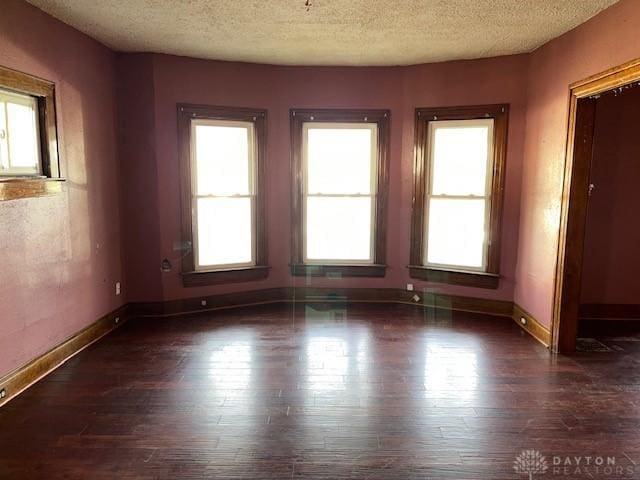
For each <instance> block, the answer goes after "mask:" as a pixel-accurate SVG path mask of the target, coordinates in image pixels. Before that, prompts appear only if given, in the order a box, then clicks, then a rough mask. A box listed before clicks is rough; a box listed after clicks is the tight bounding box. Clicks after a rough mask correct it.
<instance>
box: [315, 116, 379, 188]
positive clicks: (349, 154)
mask: <svg viewBox="0 0 640 480" xmlns="http://www.w3.org/2000/svg"><path fill="white" fill-rule="evenodd" d="M372 135H373V130H372V129H370V128H357V127H355V128H309V129H308V130H307V178H308V180H307V186H308V193H310V194H314V193H324V194H330V193H342V194H353V193H362V194H369V193H371V176H372V173H373V172H372V171H371V164H372V161H371V155H372V152H371V141H372V138H371V136H372Z"/></svg>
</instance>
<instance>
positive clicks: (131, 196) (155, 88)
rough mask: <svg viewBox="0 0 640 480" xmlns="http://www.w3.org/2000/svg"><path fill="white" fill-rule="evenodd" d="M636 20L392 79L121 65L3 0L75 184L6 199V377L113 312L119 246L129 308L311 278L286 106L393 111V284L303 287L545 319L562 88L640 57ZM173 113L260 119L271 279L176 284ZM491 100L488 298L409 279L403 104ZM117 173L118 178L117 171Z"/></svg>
mask: <svg viewBox="0 0 640 480" xmlns="http://www.w3.org/2000/svg"><path fill="white" fill-rule="evenodd" d="M639 23H640V2H637V1H635V0H622V1H621V2H620V3H618V4H616V5H615V6H613V7H611V8H610V9H608V10H606V11H604V12H603V13H601V14H600V15H598V16H597V17H595V18H594V19H592V20H591V21H589V22H587V23H586V24H584V25H582V26H580V27H578V28H576V29H575V30H573V31H571V32H569V33H567V34H565V35H564V36H562V37H560V38H558V39H556V40H553V41H551V42H549V43H548V44H547V45H545V46H544V47H542V48H540V49H538V50H537V51H535V52H534V53H532V54H530V55H520V56H510V57H500V58H493V59H484V60H475V61H461V62H448V63H439V64H431V65H420V66H414V67H395V68H347V67H336V68H311V67H276V66H267V65H252V64H239V63H229V62H214V61H203V60H194V59H188V58H182V57H172V56H166V55H154V54H141V55H127V54H122V55H118V57H117V60H116V56H115V55H114V54H113V53H112V52H110V51H109V50H108V49H106V48H105V47H103V46H101V45H100V44H98V43H97V42H95V41H93V40H91V39H89V38H88V37H86V36H84V35H82V34H81V33H79V32H77V31H76V30H74V29H72V28H70V27H68V26H66V25H64V24H62V23H60V22H58V21H56V20H54V19H52V18H51V17H49V16H47V15H45V14H44V13H42V12H41V11H39V10H37V9H35V8H33V7H31V6H30V5H28V4H26V3H23V2H21V1H19V0H5V1H4V2H3V5H2V15H0V64H2V65H5V66H8V67H12V68H16V69H18V70H23V71H27V72H29V73H32V74H35V75H38V76H41V77H44V78H47V79H50V80H53V81H55V82H56V86H57V105H58V124H59V135H60V153H61V158H62V170H63V174H64V175H65V176H66V177H67V179H68V181H67V191H66V192H65V194H64V195H61V196H58V197H52V198H38V199H28V200H17V201H12V202H4V203H3V204H2V205H0V224H2V225H5V226H7V227H6V228H2V229H0V245H1V247H2V248H1V250H0V262H1V263H0V264H1V265H2V276H1V277H0V298H3V299H10V301H3V302H0V318H1V319H2V321H1V322H0V351H2V352H3V355H2V356H0V375H1V374H3V373H6V372H8V371H9V370H11V369H13V368H15V367H17V366H19V365H21V364H23V363H26V362H27V361H28V360H30V359H31V358H33V357H34V356H36V355H38V354H39V353H42V352H43V351H45V350H47V349H48V348H50V347H51V346H53V345H55V344H57V343H59V342H60V341H62V340H63V339H64V338H66V337H68V336H69V335H71V334H73V333H74V332H76V331H77V330H79V329H81V328H82V327H84V326H85V325H87V324H88V323H90V322H92V321H94V320H95V319H96V318H98V317H100V316H101V315H103V314H105V313H107V312H109V311H111V310H113V309H114V308H117V307H118V306H119V305H121V304H122V298H121V297H116V296H115V295H114V288H113V283H114V282H115V281H116V280H119V279H121V278H122V274H123V271H122V268H121V253H120V252H121V250H122V257H123V259H124V261H125V262H126V269H125V270H126V277H125V278H124V283H123V288H124V297H125V298H126V299H127V300H128V301H153V300H163V299H175V298H185V297H196V296H200V295H208V294H213V293H224V292H231V291H238V290H250V289H258V288H268V287H274V286H290V285H305V284H307V280H306V279H304V278H296V277H291V276H290V275H289V272H288V262H289V248H290V245H289V234H290V229H289V223H290V222H289V215H290V214H289V206H290V174H289V119H288V112H289V109H290V108H292V107H338V108H350V107H357V108H388V109H390V110H391V111H392V128H391V169H390V182H391V185H390V198H389V202H390V203H389V211H390V216H389V227H388V252H387V255H388V264H389V269H388V272H387V276H386V277H385V278H382V279H376V278H371V279H343V280H329V279H312V280H311V281H310V284H311V285H317V286H328V285H335V286H360V287H398V288H401V287H403V286H404V284H405V283H407V282H409V281H411V282H412V283H414V284H416V286H417V287H418V288H429V289H431V290H433V291H438V292H445V293H452V294H461V295H469V296H477V297H485V298H495V299H502V300H511V299H513V298H515V300H516V301H517V302H518V303H519V304H520V305H521V306H522V307H524V308H525V309H527V310H529V311H530V312H531V313H532V314H533V315H534V316H535V317H536V318H538V319H539V320H540V321H541V322H542V323H544V324H546V325H549V323H550V318H551V306H552V300H553V280H554V273H555V264H556V250H557V241H558V223H559V213H560V197H561V186H562V169H563V164H564V150H565V144H566V124H567V111H568V85H569V84H570V83H571V82H573V81H575V80H578V79H581V78H584V77H586V76H588V75H591V74H593V73H597V72H599V71H602V70H605V69H606V68H609V67H611V66H614V65H617V64H620V63H623V62H625V61H627V60H630V59H632V58H635V57H639V56H640V44H639V43H638V42H637V25H638V24H639ZM116 70H117V71H116ZM116 79H117V81H116ZM116 89H117V90H116ZM178 102H190V103H204V104H214V105H232V106H252V107H261V108H266V109H268V111H269V120H268V139H267V141H268V148H267V150H268V151H267V163H268V166H267V171H268V178H267V185H268V205H267V212H268V226H269V263H270V264H271V265H272V267H273V268H272V271H271V275H270V277H269V278H268V279H267V280H264V281H259V282H250V283H245V284H233V285H226V286H219V287H211V288H190V289H185V288H183V287H182V285H181V282H180V276H179V256H180V254H179V252H174V251H173V244H174V242H175V241H176V240H179V239H180V212H179V175H178V163H177V154H176V151H177V146H176V141H177V128H176V123H177V122H176V107H175V105H176V103H178ZM498 102H500V103H503V102H504V103H510V104H511V118H510V124H509V148H508V154H507V180H506V201H505V212H504V219H503V232H502V238H503V250H502V258H501V272H502V275H503V280H502V282H501V286H500V288H499V289H498V290H483V289H474V288H463V287H455V286H447V285H438V284H430V285H429V284H426V283H423V282H419V281H413V280H410V279H409V278H408V274H407V269H406V265H407V263H408V257H409V252H408V249H409V233H410V232H409V218H410V204H411V190H412V180H411V176H412V161H413V110H414V108H415V107H426V106H446V105H465V104H482V103H498ZM116 111H117V113H118V115H116ZM116 117H117V118H118V119H119V127H118V132H119V133H117V132H116V128H115V123H116V121H115V119H116ZM116 135H118V136H117V140H118V141H116ZM117 157H119V162H118V161H117V160H116V158H117ZM120 165H121V166H122V169H123V172H126V174H123V175H120V176H119V175H118V170H119V167H120ZM119 202H120V203H121V205H122V212H123V215H122V219H120V218H119V208H118V203H119ZM120 223H121V224H122V229H121V228H120ZM121 230H122V231H121ZM163 257H168V258H170V259H172V260H173V262H174V265H175V267H176V268H175V269H174V271H173V272H172V273H168V274H162V273H160V271H159V264H160V261H161V259H162V258H163Z"/></svg>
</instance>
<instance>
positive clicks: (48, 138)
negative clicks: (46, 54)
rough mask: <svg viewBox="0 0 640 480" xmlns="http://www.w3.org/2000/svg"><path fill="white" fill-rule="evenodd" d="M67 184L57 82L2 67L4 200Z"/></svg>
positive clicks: (0, 184)
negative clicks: (60, 140) (61, 159)
mask: <svg viewBox="0 0 640 480" xmlns="http://www.w3.org/2000/svg"><path fill="white" fill-rule="evenodd" d="M62 188H63V179H62V178H60V167H59V163H58V140H57V128H56V112H55V88H54V84H53V83H51V82H48V81H46V80H42V79H40V78H36V77H33V76H31V75H28V74H26V73H22V72H17V71H15V70H11V69H8V68H4V67H0V200H14V199H18V198H26V197H36V196H43V195H52V194H57V193H59V192H61V191H62Z"/></svg>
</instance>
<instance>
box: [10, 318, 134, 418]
mask: <svg viewBox="0 0 640 480" xmlns="http://www.w3.org/2000/svg"><path fill="white" fill-rule="evenodd" d="M126 313H127V306H126V305H124V306H122V307H120V308H118V309H117V310H114V311H113V312H111V313H108V314H107V315H105V316H103V317H101V318H99V319H98V320H96V321H95V322H93V323H92V324H91V325H89V326H87V327H85V328H83V329H82V330H80V331H79V332H77V333H76V334H75V335H73V336H72V337H70V338H68V339H67V340H65V341H64V342H62V343H60V344H59V345H57V346H55V347H53V348H52V349H51V350H49V351H48V352H46V353H43V354H42V355H40V356H38V357H36V358H34V359H33V360H31V361H30V362H29V363H27V364H26V365H23V366H22V367H18V368H17V369H15V370H14V371H12V372H10V373H8V374H7V375H5V376H4V377H2V378H0V391H2V390H4V391H5V397H4V398H2V399H0V406H2V405H4V404H6V403H7V402H9V401H10V400H11V399H13V398H15V397H16V396H17V395H19V394H20V393H21V392H23V391H24V390H26V389H27V388H29V387H30V386H31V385H33V384H34V383H36V382H37V381H38V380H40V379H41V378H43V377H45V376H46V375H48V374H49V373H51V372H52V371H53V370H55V369H56V368H58V367H59V366H60V365H62V364H63V363H65V362H66V361H67V360H69V359H70V358H71V357H73V356H74V355H76V354H77V353H79V352H81V351H82V350H84V349H85V348H86V347H88V346H89V345H91V344H92V343H94V342H96V341H98V340H100V338H102V337H103V336H105V335H106V334H107V333H109V332H111V331H112V330H114V329H115V328H116V327H118V326H120V325H121V324H122V323H124V321H126Z"/></svg>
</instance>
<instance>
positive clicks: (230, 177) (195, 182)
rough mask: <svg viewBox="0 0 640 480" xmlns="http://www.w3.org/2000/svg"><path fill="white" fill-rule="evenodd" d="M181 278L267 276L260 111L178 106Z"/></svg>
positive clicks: (205, 280)
mask: <svg viewBox="0 0 640 480" xmlns="http://www.w3.org/2000/svg"><path fill="white" fill-rule="evenodd" d="M178 115H179V148H180V163H181V176H182V182H181V189H182V217H183V242H182V248H183V255H184V256H183V262H182V263H183V264H182V269H183V275H182V276H183V283H184V285H185V286H199V285H211V284H216V283H230V282H241V281H249V280H258V279H262V278H266V276H267V274H268V269H267V264H266V237H265V229H264V221H265V218H264V215H265V214H264V188H263V185H262V179H263V163H264V153H265V144H264V143H265V126H266V112H265V111H264V110H253V109H235V108H228V107H208V106H197V105H179V106H178Z"/></svg>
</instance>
